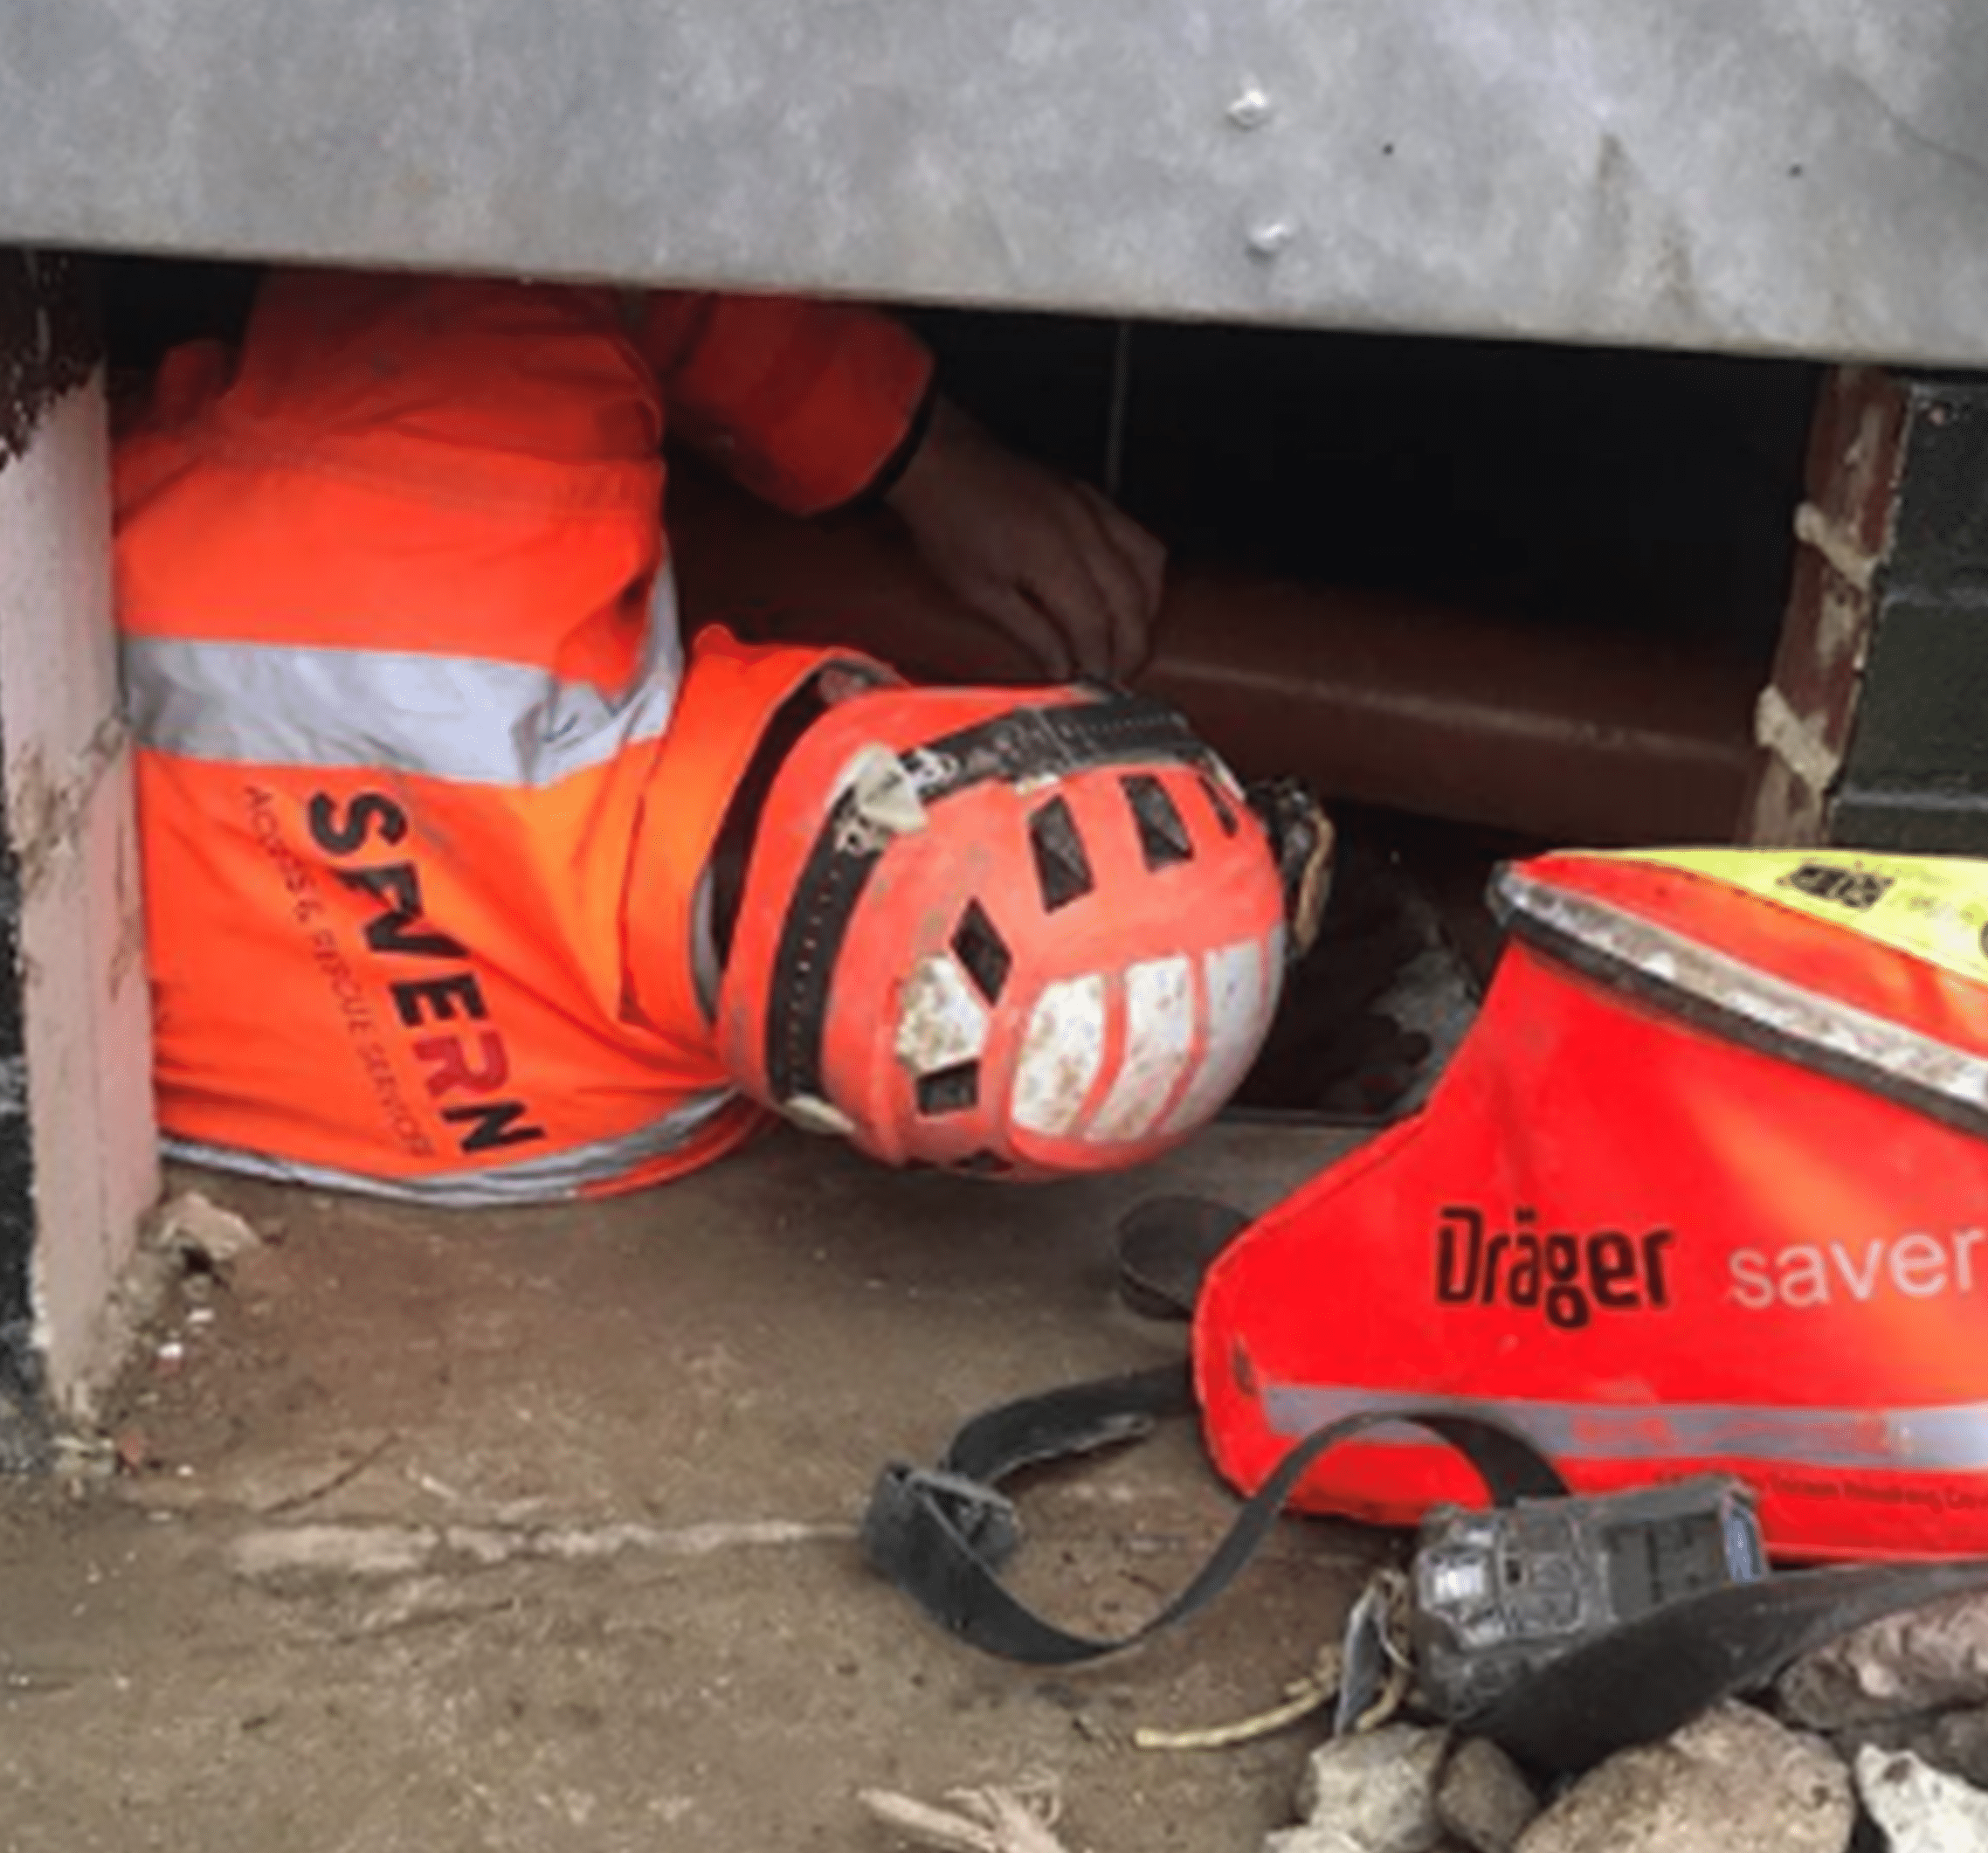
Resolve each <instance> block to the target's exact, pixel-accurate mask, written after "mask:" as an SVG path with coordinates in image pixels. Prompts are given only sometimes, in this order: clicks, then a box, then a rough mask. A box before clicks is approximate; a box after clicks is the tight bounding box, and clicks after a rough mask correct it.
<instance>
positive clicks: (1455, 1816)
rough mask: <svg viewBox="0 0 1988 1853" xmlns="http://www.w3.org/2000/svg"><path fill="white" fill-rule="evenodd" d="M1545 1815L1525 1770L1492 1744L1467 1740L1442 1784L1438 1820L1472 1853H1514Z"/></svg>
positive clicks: (1450, 1763)
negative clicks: (1537, 1818) (1540, 1815)
mask: <svg viewBox="0 0 1988 1853" xmlns="http://www.w3.org/2000/svg"><path fill="white" fill-rule="evenodd" d="M1538 1813H1539V1798H1538V1796H1536V1794H1533V1792H1532V1784H1531V1783H1529V1782H1528V1781H1527V1780H1526V1779H1525V1777H1524V1776H1523V1775H1522V1773H1520V1770H1519V1766H1518V1765H1517V1764H1516V1763H1515V1762H1513V1760H1511V1758H1509V1757H1508V1756H1507V1755H1506V1754H1505V1753H1504V1752H1503V1751H1502V1750H1501V1749H1499V1747H1498V1746H1496V1745H1495V1744H1494V1743H1492V1742H1491V1741H1490V1740H1489V1739H1486V1738H1481V1737H1474V1738H1466V1739H1464V1741H1463V1742H1462V1743H1460V1744H1459V1745H1458V1746H1457V1748H1456V1753H1455V1754H1454V1755H1453V1756H1452V1757H1451V1758H1450V1760H1449V1761H1448V1762H1447V1763H1446V1764H1445V1765H1444V1766H1443V1773H1442V1776H1441V1779H1440V1780H1439V1781H1438V1782H1437V1784H1436V1818H1437V1819H1438V1820H1439V1821H1440V1822H1441V1823H1442V1824H1443V1826H1444V1827H1445V1828H1446V1829H1448V1831H1449V1832H1450V1833H1451V1834H1452V1835H1453V1836H1455V1837H1456V1838H1457V1839H1458V1840H1460V1841H1461V1842H1462V1843H1464V1845H1465V1846H1467V1847H1468V1848H1470V1849H1471V1850H1472V1853H1511V1849H1512V1848H1513V1846H1514V1845H1515V1844H1516V1843H1517V1841H1518V1837H1519V1836H1520V1835H1521V1834H1522V1833H1524V1832H1525V1830H1526V1829H1527V1828H1528V1827H1529V1826H1530V1825H1531V1824H1532V1821H1533V1817H1534V1816H1535V1815H1537V1814H1538Z"/></svg>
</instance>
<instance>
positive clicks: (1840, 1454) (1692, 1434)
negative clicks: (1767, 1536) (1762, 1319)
mask: <svg viewBox="0 0 1988 1853" xmlns="http://www.w3.org/2000/svg"><path fill="white" fill-rule="evenodd" d="M1410 1404H1412V1405H1413V1406H1414V1407H1416V1408H1418V1409H1437V1410H1443V1411H1446V1412H1449V1413H1452V1414H1459V1415H1483V1416H1489V1417H1492V1418H1494V1419H1501V1420H1503V1421H1508V1422H1509V1423H1510V1424H1511V1425H1512V1426H1513V1427H1514V1428H1518V1429H1521V1430H1522V1431H1523V1433H1524V1434H1525V1435H1527V1437H1528V1438H1529V1440H1531V1441H1532V1442H1534V1443H1535V1445H1536V1446H1537V1447H1538V1448H1539V1449H1542V1450H1543V1452H1544V1453H1546V1454H1548V1455H1550V1456H1552V1457H1553V1458H1554V1459H1555V1460H1559V1459H1562V1458H1563V1457H1571V1458H1573V1459H1577V1460H1614V1461H1670V1460H1688V1461H1702V1460H1715V1461H1778V1462H1785V1463H1787V1464H1788V1465H1791V1466H1803V1467H1863V1468H1888V1469H1893V1470H1895V1471H1906V1472H1909V1471H1912V1470H1918V1471H1922V1472H1928V1473H1979V1472H1982V1471H1983V1470H1985V1469H1988V1403H1978V1402H1970V1403H1937V1404H1934V1405H1932V1406H1930V1407H1916V1408H1902V1409H1825V1408H1805V1407H1787V1406H1784V1405H1780V1404H1758V1403H1635V1404H1626V1403H1587V1402H1534V1401H1532V1400H1530V1399H1523V1400H1522V1399H1517V1398H1509V1399H1508V1398H1501V1397H1470V1396H1429V1395H1425V1394H1424V1393H1421V1392H1420V1391H1418V1390H1413V1389H1409V1388H1406V1387H1404V1388H1401V1389H1396V1390H1356V1389H1344V1388H1340V1387H1337V1386H1331V1387H1321V1386H1311V1385H1307V1386H1297V1385H1290V1384H1280V1385H1274V1386H1271V1387H1269V1388H1268V1389H1267V1390H1266V1391H1265V1392H1264V1395H1263V1407H1264V1413H1265V1414H1266V1415H1267V1417H1268V1419H1269V1422H1270V1427H1271V1428H1272V1429H1273V1431H1274V1432H1275V1433H1276V1434H1278V1435H1283V1436H1284V1437H1286V1438H1287V1440H1290V1441H1296V1440H1297V1439H1299V1437H1301V1436H1302V1435H1309V1434H1310V1433H1311V1432H1312V1430H1313V1429H1315V1428H1323V1427H1324V1426H1325V1425H1326V1423H1328V1422H1336V1421H1339V1419H1340V1418H1341V1417H1342V1416H1347V1415H1356V1414H1364V1413H1365V1412H1367V1411H1369V1410H1371V1409H1391V1408H1392V1409H1398V1408H1402V1407H1405V1406H1407V1405H1410ZM1361 1440H1362V1441H1363V1442H1384V1443H1385V1444H1386V1445H1389V1446H1400V1447H1404V1448H1415V1447H1422V1446H1428V1447H1431V1448H1438V1449H1440V1448H1442V1447H1444V1445H1445V1444H1444V1443H1442V1442H1439V1441H1437V1440H1436V1439H1435V1437H1434V1436H1432V1435H1425V1434H1424V1433H1422V1431H1420V1430H1419V1429H1415V1428H1401V1429H1398V1430H1392V1431H1390V1430H1381V1431H1378V1432H1377V1433H1376V1434H1374V1435H1363V1436H1362V1437H1361Z"/></svg>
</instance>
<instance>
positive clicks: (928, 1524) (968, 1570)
mask: <svg viewBox="0 0 1988 1853" xmlns="http://www.w3.org/2000/svg"><path fill="white" fill-rule="evenodd" d="M1194 1407H1195V1401H1194V1390H1193V1384H1192V1382H1191V1379H1190V1377H1189V1374H1188V1370H1187V1366H1185V1365H1177V1366H1167V1367H1165V1368H1164V1369H1161V1370H1156V1371H1143V1372H1137V1373H1136V1374H1134V1375H1131V1376H1126V1377H1108V1378H1104V1379H1099V1380H1097V1381H1094V1382H1091V1383H1081V1384H1074V1385H1072V1386H1070V1387H1069V1388H1067V1389H1062V1390H1052V1391H1050V1392H1049V1393H1047V1394H1046V1395H1041V1396H1029V1397H1025V1398H1023V1399H1022V1400H1020V1401H1018V1402H1011V1403H1004V1404H1002V1405H1001V1406H1000V1407H997V1408H993V1409H990V1410H988V1411H986V1412H985V1413H984V1414H981V1415H977V1416H976V1417H974V1419H973V1420H972V1421H970V1422H968V1423H967V1425H966V1426H965V1427H964V1428H962V1429H961V1430H960V1431H959V1433H958V1434H957V1435H955V1436H954V1437H953V1440H952V1442H951V1444H950V1445H949V1447H948V1448H947V1449H946V1452H945V1454H944V1455H943V1456H942V1458H941V1460H940V1462H939V1464H938V1465H937V1466H936V1467H935V1468H918V1467H908V1466H905V1465H902V1464H901V1463H899V1464H894V1465H892V1466H890V1467H887V1468H886V1469H884V1472H883V1475H882V1476H881V1477H880V1479H879V1481H878V1482H877V1486H876V1490H875V1491H874V1492H873V1494H872V1495H871V1498H870V1510H869V1512H868V1514H867V1515H866V1518H865V1519H864V1522H863V1545H864V1549H865V1551H866V1553H867V1555H868V1557H869V1559H870V1562H871V1564H872V1565H873V1566H874V1567H875V1568H876V1569H877V1570H878V1571H879V1572H880V1573H882V1574H883V1575H884V1576H886V1577H887V1578H889V1580H891V1581H892V1582H893V1583H894V1584H895V1585H896V1586H897V1587H899V1588H900V1589H901V1590H903V1591H904V1592H905V1594H907V1595H908V1596H910V1597H911V1598H912V1600H913V1601H915V1602H916V1603H917V1604H918V1605H919V1606H920V1607H921V1608H923V1609H924V1611H925V1612H926V1614H928V1615H930V1616H931V1617H932V1618H933V1619H934V1620H935V1621H937V1622H938V1623H939V1624H940V1625H941V1626H942V1627H943V1628H947V1629H948V1630H949V1631H950V1632H951V1633H953V1634H955V1635H958V1636H959V1637H960V1639H961V1640H963V1641H965V1642H968V1643H969V1644H970V1645H971V1646H974V1647H977V1648H979V1649H982V1650H983V1651H984V1652H986V1653H990V1654H997V1655H999V1656H1001V1657H1002V1658H1004V1659H1007V1660H1019V1661H1023V1662H1025V1663H1028V1664H1029V1665H1032V1666H1069V1665H1072V1664H1074V1663H1077V1662H1079V1661H1084V1660H1095V1659H1097V1658H1099V1657H1100V1656H1102V1655H1105V1654H1115V1653H1118V1652H1120V1651H1122V1649H1126V1648H1129V1647H1131V1646H1134V1645H1136V1643H1137V1642H1142V1641H1144V1640H1146V1639H1148V1638H1149V1637H1150V1636H1151V1635H1156V1634H1158V1633H1160V1632H1161V1631H1162V1630H1163V1629H1164V1628H1171V1627H1173V1626H1175V1625H1176V1624H1177V1623H1178V1622H1181V1621H1186V1620H1187V1619H1188V1617H1189V1616H1191V1615H1193V1614H1198V1612H1199V1611H1200V1610H1202V1609H1203V1608H1206V1607H1207V1606H1208V1604H1209V1603H1210V1602H1211V1601H1214V1599H1215V1598H1216V1597H1217V1596H1218V1595H1219V1594H1221V1593H1222V1591H1223V1590H1225V1589H1226V1588H1227V1587H1228V1586H1229V1585H1230V1584H1231V1583H1232V1582H1233V1581H1234V1580H1235V1579H1236V1577H1237V1576H1238V1575H1239V1573H1241V1571H1242V1569H1243V1567H1244V1566H1246V1564H1247V1563H1248V1562H1249V1560H1250V1559H1251V1558H1253V1556H1255V1554H1256V1552H1257V1551H1258V1550H1259V1548H1260V1546H1261V1545H1262V1544H1263V1541H1264V1539H1265V1538H1267V1537H1268V1536H1269V1534H1270V1530H1271V1527H1272V1526H1273V1525H1274V1524H1275V1523H1276V1521H1277V1517H1278V1514H1279V1513H1280V1511H1282V1510H1283V1506H1284V1503H1285V1501H1286V1500H1287V1499H1288V1498H1289V1497H1290V1496H1291V1493H1292V1491H1293V1490H1294V1488H1295V1487H1296V1485H1297V1483H1298V1482H1299V1481H1300V1480H1301V1478H1303V1476H1304V1475H1305V1473H1306V1472H1307V1471H1308V1469H1310V1467H1311V1466H1312V1464H1313V1463H1314V1462H1315V1461H1317V1460H1318V1459H1319V1457H1320V1456H1321V1455H1323V1454H1325V1453H1327V1452H1328V1451H1329V1449H1333V1448H1336V1447H1337V1446H1338V1445H1339V1443H1340V1442H1344V1441H1349V1440H1350V1439H1351V1438H1352V1437H1353V1436H1355V1435H1360V1434H1363V1433H1364V1432H1366V1431H1367V1430H1369V1429H1371V1428H1379V1427H1381V1426H1382V1425H1384V1424H1385V1423H1391V1422H1412V1423H1413V1424H1415V1425H1416V1426H1417V1427H1419V1428H1426V1429H1427V1430H1429V1432H1430V1433H1431V1434H1432V1435H1436V1436H1438V1437H1439V1438H1440V1439H1441V1440H1443V1441H1445V1442H1448V1443H1449V1444H1450V1446H1451V1447H1453V1448H1454V1449H1456V1450H1457V1451H1458V1452H1459V1453H1460V1454H1461V1455H1463V1456H1464V1458H1465V1459H1466V1460H1467V1461H1468V1462H1470V1464H1471V1465H1472V1466H1473V1467H1474V1468H1475V1469H1476V1470H1477V1474H1478V1477H1479V1478H1480V1479H1481V1480H1482V1481H1483V1483H1484V1485H1485V1488H1486V1490H1488V1492H1489V1493H1490V1495H1491V1497H1492V1499H1493V1500H1494V1502H1495V1503H1496V1504H1499V1505H1510V1504H1513V1503H1514V1502H1515V1501H1516V1500H1519V1499H1537V1498H1556V1497H1562V1496H1563V1495H1564V1494H1565V1493H1566V1492H1567V1490H1568V1488H1567V1483H1566V1482H1565V1481H1564V1480H1563V1479H1562V1478H1561V1477H1560V1474H1559V1472H1558V1470H1557V1469H1556V1468H1555V1467H1554V1465H1553V1463H1552V1462H1550V1461H1549V1460H1548V1459H1547V1458H1546V1457H1545V1455H1543V1454H1541V1453H1540V1452H1539V1450H1538V1449H1536V1448H1535V1447H1534V1446H1533V1444H1532V1443H1531V1442H1529V1441H1528V1440H1527V1439H1526V1438H1525V1437H1524V1436H1523V1435H1521V1434H1519V1433H1518V1431H1517V1430H1516V1429H1514V1428H1508V1427H1507V1426H1506V1425H1505V1424H1503V1423H1501V1422H1498V1421H1491V1420H1489V1419H1488V1418H1485V1417H1481V1416H1469V1415H1457V1414H1452V1413H1449V1412H1446V1411H1440V1410H1432V1409H1418V1408H1416V1407H1412V1406H1408V1407H1403V1408H1401V1409H1389V1410H1384V1411H1378V1410H1370V1411H1364V1412H1363V1413H1361V1414H1357V1415H1349V1416H1346V1417H1344V1418H1343V1420H1341V1421H1336V1422H1331V1423H1329V1424H1327V1426H1326V1427H1324V1428H1319V1429H1316V1430H1315V1431H1314V1432H1313V1433H1312V1434H1310V1435H1307V1436H1306V1437H1305V1439H1304V1440H1303V1441H1301V1442H1299V1443H1298V1444H1297V1445H1296V1446H1295V1447H1294V1448H1293V1449H1291V1451H1290V1452H1289V1453H1288V1454H1287V1455H1285V1456H1284V1458H1283V1459H1282V1460H1281V1461H1280V1462H1278V1464H1277V1469H1276V1471H1275V1472H1274V1473H1273V1474H1272V1475H1271V1476H1270V1477H1269V1478H1268V1479H1267V1480H1266V1481H1265V1482H1264V1483H1263V1484H1262V1485H1261V1486H1260V1488H1259V1489H1258V1490H1257V1491H1256V1492H1255V1494H1254V1495H1253V1497H1251V1498H1250V1499H1249V1500H1248V1501H1247V1502H1246V1504H1244V1506H1243V1508H1242V1510H1241V1511H1239V1513H1238V1514H1237V1515H1236V1519H1235V1523H1234V1524H1233V1525H1231V1526H1230V1528H1229V1531H1228V1535H1227V1536H1226V1537H1225V1538H1223V1540H1222V1541H1221V1543H1220V1544H1219V1545H1217V1546H1216V1548H1215V1551H1214V1553H1213V1554H1212V1555H1211V1557H1210V1558H1209V1559H1208V1560H1207V1561H1206V1562H1205V1564H1203V1565H1202V1566H1201V1568H1200V1569H1199V1570H1198V1572H1197V1573H1195V1575H1194V1577H1193V1579H1192V1580H1191V1581H1190V1582H1189V1583H1188V1585H1187V1587H1185V1588H1184V1589H1183V1590H1182V1591H1181V1592H1180V1594H1178V1595H1177V1596H1176V1597H1175V1598H1174V1599H1173V1600H1172V1601H1170V1602H1169V1603H1168V1604H1167V1606H1166V1607H1165V1608H1163V1609H1162V1610H1161V1611H1160V1612H1159V1614H1156V1615H1155V1616H1154V1617H1153V1618H1152V1620H1151V1621H1148V1622H1147V1623H1146V1624H1145V1625H1144V1626H1143V1627H1142V1628H1136V1629H1135V1630H1134V1631H1133V1632H1132V1633H1131V1634H1129V1635H1123V1636H1122V1637H1120V1638H1119V1639H1116V1640H1105V1641H1100V1640H1094V1639H1091V1638H1089V1637H1087V1636H1086V1635H1074V1634H1071V1633H1070V1632H1068V1631H1067V1630H1066V1629H1065V1628H1059V1627H1058V1626H1057V1625H1056V1624H1055V1623H1054V1622H1053V1621H1048V1620H1046V1619H1045V1618H1044V1617H1043V1616H1041V1615H1039V1614H1037V1613H1036V1612H1035V1611H1034V1610H1033V1609H1032V1608H1028V1607H1027V1606H1026V1605H1025V1604H1024V1603H1023V1602H1021V1601H1018V1599H1017V1598H1016V1597H1015V1596H1014V1595H1013V1594H1011V1593H1010V1592H1009V1591H1008V1590H1007V1589H1006V1588H1005V1587H1004V1586H1003V1584H1002V1583H1001V1580H1000V1577H999V1570H1000V1566H1001V1565H1002V1563H1003V1562H1004V1559H1006V1558H1007V1557H1008V1555H1009V1554H1010V1553H1011V1552H1012V1551H1013V1549H1014V1547H1015V1545H1017V1544H1018V1542H1019V1541H1020V1536H1021V1532H1020V1526H1019V1524H1018V1520H1017V1518H1016V1514H1015V1509H1014V1506H1013V1504H1012V1503H1011V1501H1010V1500H1009V1499H1008V1498H1007V1497H1005V1496H1004V1494H1003V1493H1001V1492H1000V1491H999V1490H998V1488H999V1483H1000V1482H1001V1481H1002V1480H1003V1479H1004V1478H1005V1477H1006V1476H1008V1475H1010V1474H1011V1473H1013V1472H1015V1471H1016V1470H1017V1469H1019V1468H1023V1467H1026V1466H1031V1465H1033V1464H1036V1463H1038V1462H1044V1461H1052V1460H1059V1459H1062V1458H1064V1457H1066V1456H1067V1455H1076V1454H1085V1453H1088V1452H1090V1451H1091V1450H1092V1449H1097V1448H1102V1447H1107V1446H1109V1445H1110V1444H1111V1443H1113V1442H1123V1441H1129V1440H1131V1439H1133V1438H1134V1437H1136V1436H1137V1435H1144V1434H1146V1433H1147V1432H1148V1431H1149V1429H1151V1428H1152V1427H1153V1425H1154V1424H1155V1423H1156V1421H1159V1420H1161V1419H1162V1418H1163V1417H1166V1416H1175V1415H1187V1414H1192V1413H1193V1410H1194Z"/></svg>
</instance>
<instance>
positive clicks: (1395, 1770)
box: [1272, 1725, 1450, 1853]
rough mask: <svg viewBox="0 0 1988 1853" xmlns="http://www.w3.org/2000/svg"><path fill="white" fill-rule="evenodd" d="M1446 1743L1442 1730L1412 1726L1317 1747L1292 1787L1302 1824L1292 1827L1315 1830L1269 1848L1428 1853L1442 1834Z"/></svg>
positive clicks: (1281, 1852)
mask: <svg viewBox="0 0 1988 1853" xmlns="http://www.w3.org/2000/svg"><path fill="white" fill-rule="evenodd" d="M1449 1747H1450V1733H1449V1732H1447V1731H1446V1730H1431V1729H1425V1728H1423V1727H1422V1726H1420V1725H1384V1726H1383V1727H1382V1728H1381V1729H1380V1730H1378V1731H1369V1732H1363V1733H1361V1734H1360V1735H1358V1736H1356V1737H1341V1738H1334V1739H1330V1740H1329V1741H1328V1742H1327V1743H1324V1744H1322V1745H1321V1746H1319V1747H1318V1748H1317V1749H1316V1750H1315V1751H1314V1752H1313V1753H1312V1755H1311V1760H1310V1762H1308V1764H1307V1765H1306V1766H1305V1773H1304V1777H1303V1780H1302V1781H1301V1783H1300V1785H1299V1788H1298V1808H1299V1812H1300V1813H1301V1815H1303V1816H1304V1819H1305V1822H1306V1827H1305V1828H1303V1829H1298V1830H1296V1831H1297V1832H1298V1833H1299V1834H1300V1835H1303V1834H1305V1833H1306V1832H1308V1830H1313V1829H1315V1830H1317V1832H1315V1833H1314V1834H1313V1836H1312V1837H1311V1838H1308V1839H1305V1838H1299V1839H1294V1840H1287V1841H1284V1842H1281V1843H1279V1842H1277V1841H1275V1840H1274V1841H1273V1842H1272V1845H1273V1846H1274V1848H1275V1850H1276V1853H1432V1849H1433V1848H1435V1847H1436V1846H1437V1845H1438V1844H1439V1843H1440V1841H1441V1839H1442V1837H1443V1829H1442V1823H1441V1822H1440V1821H1439V1820H1438V1818H1437V1815H1436V1781H1437V1778H1438V1777H1439V1775H1440V1774H1441V1773H1442V1768H1443V1760H1444V1758H1445V1756H1446V1754H1447V1753H1448V1751H1449ZM1321 1836H1323V1837H1321Z"/></svg>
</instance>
